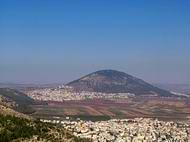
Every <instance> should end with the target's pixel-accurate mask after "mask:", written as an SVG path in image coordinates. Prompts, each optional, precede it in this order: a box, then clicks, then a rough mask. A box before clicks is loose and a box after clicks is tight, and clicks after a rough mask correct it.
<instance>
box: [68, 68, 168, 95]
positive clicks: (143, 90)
mask: <svg viewBox="0 0 190 142" xmlns="http://www.w3.org/2000/svg"><path fill="white" fill-rule="evenodd" d="M67 85H68V86H72V87H73V88H74V89H76V90H79V91H93V92H103V93H133V94H135V95H159V96H171V95H172V94H171V93H170V92H169V91H166V90H163V89H160V88H157V87H155V86H153V85H151V84H149V83H147V82H145V81H143V80H141V79H139V78H136V77H133V76H131V75H129V74H126V73H124V72H120V71H116V70H100V71H96V72H93V73H91V74H88V75H86V76H84V77H82V78H80V79H77V80H75V81H72V82H70V83H68V84H67Z"/></svg>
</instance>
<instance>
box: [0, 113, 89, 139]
mask: <svg viewBox="0 0 190 142" xmlns="http://www.w3.org/2000/svg"><path fill="white" fill-rule="evenodd" d="M12 141H14V142H20V141H24V142H29V141H33V142H38V141H44V142H46V141H49V142H89V141H90V140H87V139H80V138H77V137H75V136H73V135H72V134H71V133H70V132H68V131H66V130H65V129H64V128H62V127H59V126H55V125H52V124H47V123H42V122H40V121H37V120H35V121H31V120H28V119H24V118H19V117H14V116H9V115H7V116H3V115H0V142H12Z"/></svg>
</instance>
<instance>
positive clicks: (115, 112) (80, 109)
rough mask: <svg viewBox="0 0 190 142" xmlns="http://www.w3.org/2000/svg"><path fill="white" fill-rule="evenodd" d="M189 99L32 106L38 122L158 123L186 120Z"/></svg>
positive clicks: (99, 100)
mask: <svg viewBox="0 0 190 142" xmlns="http://www.w3.org/2000/svg"><path fill="white" fill-rule="evenodd" d="M189 101H190V100H188V99H177V98H161V97H135V98H129V99H125V100H123V99H122V100H119V99H118V100H103V99H93V100H82V101H65V102H46V103H47V105H33V106H32V107H33V109H34V110H35V113H33V114H32V116H34V117H37V118H52V119H55V118H59V119H65V118H66V117H68V116H69V117H70V118H71V119H76V118H80V119H84V120H88V119H89V120H92V119H93V120H107V119H111V118H135V117H145V118H146V117H147V118H158V119H161V120H186V119H188V118H189V116H190V104H189Z"/></svg>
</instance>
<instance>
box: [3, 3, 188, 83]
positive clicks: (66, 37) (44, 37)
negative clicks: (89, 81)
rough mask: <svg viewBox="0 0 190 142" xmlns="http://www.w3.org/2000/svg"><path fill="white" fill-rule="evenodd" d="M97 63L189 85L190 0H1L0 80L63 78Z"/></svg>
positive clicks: (99, 66)
mask: <svg viewBox="0 0 190 142" xmlns="http://www.w3.org/2000/svg"><path fill="white" fill-rule="evenodd" d="M99 69H116V70H121V71H124V72H127V73H129V74H132V75H135V76H137V77H140V78H142V79H144V80H146V81H149V82H161V83H190V75H189V73H190V1H189V0H1V1H0V82H17V83H53V82H67V81H69V80H72V79H76V78H78V77H79V76H81V75H85V74H86V73H90V72H93V71H96V70H99Z"/></svg>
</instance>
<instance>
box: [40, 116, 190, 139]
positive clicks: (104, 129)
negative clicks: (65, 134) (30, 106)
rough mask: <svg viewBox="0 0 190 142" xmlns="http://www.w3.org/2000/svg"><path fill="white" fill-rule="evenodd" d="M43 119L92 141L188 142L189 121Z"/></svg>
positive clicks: (189, 137)
mask: <svg viewBox="0 0 190 142" xmlns="http://www.w3.org/2000/svg"><path fill="white" fill-rule="evenodd" d="M67 119H68V120H63V121H61V120H44V119H41V121H42V122H45V123H55V124H60V125H62V126H63V127H64V128H65V129H67V130H69V131H71V132H72V133H73V134H74V135H75V136H77V137H80V138H88V139H92V141H93V142H107V141H109V142H155V141H157V142H178V141H179V142H189V141H190V125H189V122H186V123H182V122H172V121H170V122H165V121H159V120H157V119H150V118H135V119H111V120H108V121H96V122H92V121H82V120H78V121H77V120H76V121H70V120H69V118H67Z"/></svg>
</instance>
